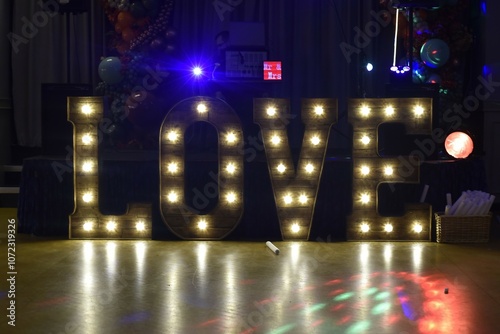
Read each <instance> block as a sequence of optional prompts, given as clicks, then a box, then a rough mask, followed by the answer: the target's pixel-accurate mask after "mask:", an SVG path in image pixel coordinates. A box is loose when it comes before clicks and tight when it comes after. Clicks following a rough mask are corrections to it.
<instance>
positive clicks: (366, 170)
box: [361, 165, 370, 176]
mask: <svg viewBox="0 0 500 334" xmlns="http://www.w3.org/2000/svg"><path fill="white" fill-rule="evenodd" d="M368 174H370V167H368V166H366V165H364V166H361V175H365V176H366V175H368Z"/></svg>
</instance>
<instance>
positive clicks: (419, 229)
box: [359, 223, 424, 233]
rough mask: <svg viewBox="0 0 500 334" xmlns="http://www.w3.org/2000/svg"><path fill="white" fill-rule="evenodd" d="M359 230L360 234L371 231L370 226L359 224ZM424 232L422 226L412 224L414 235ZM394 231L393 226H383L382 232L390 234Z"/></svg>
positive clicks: (388, 224) (389, 224)
mask: <svg viewBox="0 0 500 334" xmlns="http://www.w3.org/2000/svg"><path fill="white" fill-rule="evenodd" d="M359 229H360V231H361V232H362V233H368V232H370V230H371V227H370V224H368V223H361V224H360V225H359ZM423 230H424V228H423V226H422V224H420V223H414V224H413V227H412V231H413V232H415V233H421V232H422V231H423ZM393 231H394V226H393V225H392V224H391V223H386V224H384V232H387V233H391V232H393Z"/></svg>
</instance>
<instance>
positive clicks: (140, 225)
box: [135, 221, 146, 231]
mask: <svg viewBox="0 0 500 334" xmlns="http://www.w3.org/2000/svg"><path fill="white" fill-rule="evenodd" d="M135 228H136V230H137V231H144V230H145V229H146V224H144V222H143V221H139V222H137V223H136V224H135Z"/></svg>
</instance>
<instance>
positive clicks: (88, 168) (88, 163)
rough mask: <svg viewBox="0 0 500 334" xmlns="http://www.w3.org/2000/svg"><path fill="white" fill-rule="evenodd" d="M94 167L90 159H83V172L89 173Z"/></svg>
mask: <svg viewBox="0 0 500 334" xmlns="http://www.w3.org/2000/svg"><path fill="white" fill-rule="evenodd" d="M93 168H94V164H93V163H92V161H85V162H84V163H83V165H82V170H83V171H84V172H85V173H89V172H91V171H92V169H93Z"/></svg>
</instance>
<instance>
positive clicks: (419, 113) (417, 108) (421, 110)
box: [413, 105, 424, 117]
mask: <svg viewBox="0 0 500 334" xmlns="http://www.w3.org/2000/svg"><path fill="white" fill-rule="evenodd" d="M413 112H414V113H415V116H416V117H420V116H422V115H423V114H424V107H422V106H420V105H416V106H415V108H413Z"/></svg>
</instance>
